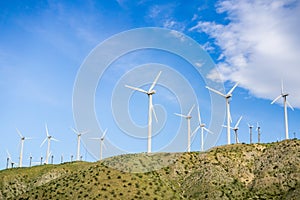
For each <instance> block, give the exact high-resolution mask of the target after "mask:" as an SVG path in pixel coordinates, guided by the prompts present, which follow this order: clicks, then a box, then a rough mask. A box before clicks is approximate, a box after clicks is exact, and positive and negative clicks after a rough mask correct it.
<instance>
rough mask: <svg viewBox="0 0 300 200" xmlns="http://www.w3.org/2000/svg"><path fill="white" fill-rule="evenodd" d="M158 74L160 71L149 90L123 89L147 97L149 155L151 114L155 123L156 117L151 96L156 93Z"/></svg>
mask: <svg viewBox="0 0 300 200" xmlns="http://www.w3.org/2000/svg"><path fill="white" fill-rule="evenodd" d="M160 74H161V71H160V72H159V73H158V75H157V76H156V78H155V79H154V81H153V83H152V85H151V87H150V88H149V90H148V91H146V90H143V89H141V88H137V87H132V86H129V85H125V87H127V88H130V89H132V90H136V91H139V92H142V93H145V94H147V95H148V99H149V105H148V106H149V108H148V149H147V152H148V153H151V139H152V138H151V137H152V112H153V114H154V117H155V120H156V122H157V117H156V114H155V111H154V108H153V104H152V95H153V94H155V93H156V91H155V90H153V88H154V86H155V85H156V83H157V81H158V78H159V76H160Z"/></svg>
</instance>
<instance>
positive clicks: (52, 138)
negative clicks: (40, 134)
mask: <svg viewBox="0 0 300 200" xmlns="http://www.w3.org/2000/svg"><path fill="white" fill-rule="evenodd" d="M45 128H46V134H47V136H46V138H45V140H44V141H43V142H42V144H41V146H40V147H42V146H43V144H44V143H45V142H46V141H48V146H47V153H46V161H45V163H46V164H48V160H49V156H50V142H51V140H53V141H56V142H58V140H57V139H55V138H54V137H53V136H51V135H49V132H48V127H47V124H46V125H45ZM41 160H42V158H41Z"/></svg>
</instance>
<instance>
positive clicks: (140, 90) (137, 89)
mask: <svg viewBox="0 0 300 200" xmlns="http://www.w3.org/2000/svg"><path fill="white" fill-rule="evenodd" d="M125 87H127V88H130V89H132V90H136V91H139V92H142V93H145V94H148V92H147V91H146V90H143V89H141V88H137V87H132V86H129V85H125Z"/></svg>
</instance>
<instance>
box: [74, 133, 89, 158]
mask: <svg viewBox="0 0 300 200" xmlns="http://www.w3.org/2000/svg"><path fill="white" fill-rule="evenodd" d="M71 129H72V131H73V132H74V133H75V134H76V135H77V154H76V160H77V161H79V160H80V139H81V136H82V135H84V134H86V133H88V131H83V132H79V131H77V130H75V129H74V128H71Z"/></svg>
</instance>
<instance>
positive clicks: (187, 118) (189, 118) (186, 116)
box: [174, 105, 195, 152]
mask: <svg viewBox="0 0 300 200" xmlns="http://www.w3.org/2000/svg"><path fill="white" fill-rule="evenodd" d="M194 107H195V105H193V106H192V108H191V109H190V111H189V112H188V114H187V115H183V114H178V113H174V114H175V115H177V116H179V117H183V118H185V119H186V120H187V128H188V146H187V147H188V148H187V151H188V152H190V151H191V119H192V116H191V113H192V111H193V109H194Z"/></svg>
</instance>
